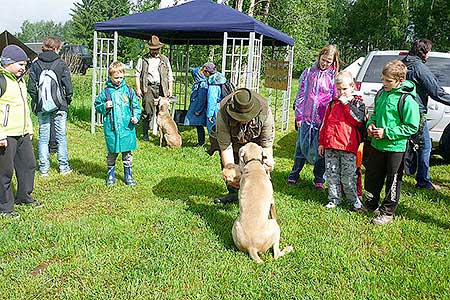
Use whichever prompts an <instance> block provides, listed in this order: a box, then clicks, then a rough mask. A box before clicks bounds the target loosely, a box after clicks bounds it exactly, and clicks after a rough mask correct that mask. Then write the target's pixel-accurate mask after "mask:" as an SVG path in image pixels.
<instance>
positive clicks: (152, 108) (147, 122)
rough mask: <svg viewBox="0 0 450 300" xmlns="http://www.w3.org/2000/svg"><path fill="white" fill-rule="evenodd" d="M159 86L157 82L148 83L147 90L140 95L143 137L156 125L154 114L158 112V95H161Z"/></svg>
mask: <svg viewBox="0 0 450 300" xmlns="http://www.w3.org/2000/svg"><path fill="white" fill-rule="evenodd" d="M162 95H163V93H162V91H161V86H160V85H159V84H149V85H148V86H147V92H146V93H145V94H144V96H143V97H142V108H143V110H142V114H141V119H142V131H143V135H144V137H148V130H149V129H153V128H154V127H156V118H155V117H156V115H157V114H158V104H157V103H156V102H157V101H158V98H159V96H162Z"/></svg>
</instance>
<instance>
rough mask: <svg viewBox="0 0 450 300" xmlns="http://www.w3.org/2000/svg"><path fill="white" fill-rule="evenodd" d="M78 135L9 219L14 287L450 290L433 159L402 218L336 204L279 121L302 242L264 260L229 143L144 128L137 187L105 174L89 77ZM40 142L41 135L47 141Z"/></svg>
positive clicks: (449, 220) (42, 293) (437, 294)
mask: <svg viewBox="0 0 450 300" xmlns="http://www.w3.org/2000/svg"><path fill="white" fill-rule="evenodd" d="M74 79H75V84H76V86H75V90H76V91H77V94H76V96H75V98H74V104H73V106H72V107H71V111H70V114H69V115H70V123H69V124H68V140H69V155H70V164H71V166H72V168H73V169H74V172H73V173H72V174H70V175H67V176H60V175H59V174H58V172H57V161H56V157H55V156H52V169H51V171H50V176H49V177H44V178H43V177H39V176H36V182H35V191H34V194H33V195H34V197H35V198H37V199H39V200H40V201H42V202H44V203H45V206H44V207H42V208H39V209H32V208H28V207H17V211H18V212H19V213H20V214H21V218H20V219H18V220H9V219H1V220H0V226H1V227H2V232H1V242H0V272H1V273H0V274H1V278H2V280H1V282H0V299H377V300H378V299H450V255H449V254H450V253H449V252H450V230H449V229H450V209H449V207H450V192H449V189H448V188H449V186H450V169H449V168H448V165H445V164H444V163H443V161H442V160H441V159H439V157H434V158H433V162H432V164H433V167H432V178H433V179H434V180H435V181H436V183H438V184H440V185H441V186H443V187H444V188H443V189H442V190H441V191H438V192H436V191H423V190H417V189H415V188H414V180H413V178H410V177H407V178H406V180H405V183H404V186H403V191H402V198H401V203H400V205H399V207H398V211H397V216H396V219H395V221H394V223H392V224H390V225H388V226H385V227H377V226H373V225H371V224H370V220H371V218H372V216H371V215H358V214H355V213H352V212H350V211H349V207H348V205H343V206H342V207H339V208H338V209H336V210H326V209H325V208H324V207H323V205H324V204H325V203H326V197H327V195H326V193H324V192H317V191H316V190H315V189H314V187H313V185H312V179H313V176H312V168H311V166H307V167H306V168H305V170H304V172H303V173H302V180H301V182H299V184H298V185H297V186H295V187H290V186H287V185H286V177H287V174H288V172H289V171H290V168H291V166H292V154H293V152H294V144H295V138H296V134H295V132H294V131H290V132H287V133H284V134H281V133H279V132H277V136H276V143H275V149H274V152H275V161H276V166H275V170H274V172H273V174H272V179H273V186H274V190H275V201H276V204H277V210H278V217H279V220H278V222H279V224H280V226H281V230H282V233H281V246H282V247H284V246H286V245H292V246H293V247H294V252H293V253H290V254H288V255H287V256H285V257H282V258H280V259H279V260H276V261H275V260H273V258H272V254H271V253H266V254H264V255H262V259H263V260H264V261H265V263H264V264H262V265H257V264H255V263H254V262H253V261H252V260H251V259H250V258H249V256H248V255H247V254H245V253H242V252H238V251H237V249H236V248H235V246H234V244H233V241H232V238H231V227H232V224H233V222H234V220H235V218H236V217H237V215H238V212H239V208H238V205H237V204H234V205H230V206H226V207H220V206H219V207H218V206H215V205H214V204H213V199H214V198H215V197H217V196H219V195H221V194H223V193H225V186H224V184H223V182H222V179H221V178H220V165H219V158H218V156H217V153H216V154H215V155H214V156H213V157H209V156H208V155H207V154H206V153H205V149H202V148H193V147H192V145H194V144H195V143H196V134H195V130H194V129H191V128H181V131H182V132H181V134H182V136H183V143H184V147H183V148H182V149H180V150H171V149H167V148H160V147H159V146H158V138H156V137H155V138H153V139H152V140H151V141H150V142H144V141H142V140H141V139H140V140H139V142H138V144H139V149H138V150H137V151H135V152H134V175H135V179H136V181H137V186H136V187H128V186H125V184H124V183H123V182H122V180H123V175H122V169H123V168H122V166H121V163H120V161H119V163H118V169H119V172H118V173H119V176H118V182H117V184H116V185H115V186H113V187H109V188H107V187H106V186H105V177H106V176H105V173H106V158H105V157H106V152H105V151H106V150H105V146H104V140H103V133H102V130H101V128H98V130H97V132H96V133H95V134H94V135H91V134H90V132H89V128H90V125H89V122H88V120H89V117H90V112H89V101H90V96H89V95H90V82H89V81H90V79H89V77H75V78H74ZM34 143H35V144H36V141H34Z"/></svg>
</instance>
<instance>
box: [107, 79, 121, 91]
mask: <svg viewBox="0 0 450 300" xmlns="http://www.w3.org/2000/svg"><path fill="white" fill-rule="evenodd" d="M123 86H125V78H124V79H123V80H122V81H121V82H120V83H119V85H114V84H113V83H112V81H111V78H108V80H106V87H109V88H113V89H116V90H117V89H120V88H121V87H123Z"/></svg>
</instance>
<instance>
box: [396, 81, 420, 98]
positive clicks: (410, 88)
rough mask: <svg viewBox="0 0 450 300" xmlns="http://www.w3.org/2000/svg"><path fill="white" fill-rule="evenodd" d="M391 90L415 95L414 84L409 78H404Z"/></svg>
mask: <svg viewBox="0 0 450 300" xmlns="http://www.w3.org/2000/svg"><path fill="white" fill-rule="evenodd" d="M393 90H394V91H395V92H398V93H401V94H405V93H408V94H411V95H412V96H413V97H415V96H416V85H415V84H414V82H412V81H411V80H404V81H403V82H402V84H401V85H400V86H399V87H398V88H397V89H393Z"/></svg>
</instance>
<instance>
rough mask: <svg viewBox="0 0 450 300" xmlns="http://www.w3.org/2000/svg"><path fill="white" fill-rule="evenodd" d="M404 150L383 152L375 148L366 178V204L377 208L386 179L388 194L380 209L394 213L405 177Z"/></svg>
mask: <svg viewBox="0 0 450 300" xmlns="http://www.w3.org/2000/svg"><path fill="white" fill-rule="evenodd" d="M404 154H405V153H404V152H382V151H378V150H376V149H375V150H374V152H373V153H372V154H371V155H370V156H369V159H368V162H367V168H366V176H365V178H364V188H365V190H366V198H367V200H366V206H367V207H368V208H369V209H371V210H375V209H376V208H377V207H378V203H379V201H380V193H381V190H382V189H383V185H384V182H385V180H386V190H385V191H386V196H385V197H384V201H383V203H382V204H381V205H380V207H379V210H380V212H381V214H384V215H389V216H391V215H393V214H394V213H395V210H396V209H397V205H398V201H399V200H400V189H401V186H402V177H403V156H404Z"/></svg>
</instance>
